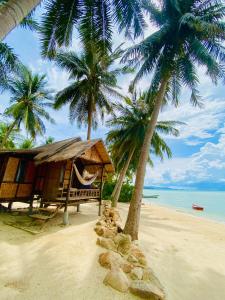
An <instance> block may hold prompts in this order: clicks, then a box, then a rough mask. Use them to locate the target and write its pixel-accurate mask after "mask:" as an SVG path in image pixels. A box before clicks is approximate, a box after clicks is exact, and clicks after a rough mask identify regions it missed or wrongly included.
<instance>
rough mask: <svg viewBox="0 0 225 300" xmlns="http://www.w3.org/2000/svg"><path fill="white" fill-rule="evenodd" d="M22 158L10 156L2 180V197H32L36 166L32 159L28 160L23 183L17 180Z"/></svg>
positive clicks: (0, 195) (0, 189)
mask: <svg viewBox="0 0 225 300" xmlns="http://www.w3.org/2000/svg"><path fill="white" fill-rule="evenodd" d="M19 162H20V158H16V157H9V158H8V161H7V164H6V167H5V171H4V170H3V171H4V175H3V177H2V182H1V183H0V198H6V199H16V198H20V197H28V198H29V197H31V196H32V191H33V188H32V187H33V181H34V175H35V166H34V163H33V162H32V161H29V162H28V166H27V170H26V175H25V179H24V182H23V183H18V182H15V181H16V174H17V169H18V166H19Z"/></svg>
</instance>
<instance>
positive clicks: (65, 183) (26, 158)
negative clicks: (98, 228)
mask: <svg viewBox="0 0 225 300" xmlns="http://www.w3.org/2000/svg"><path fill="white" fill-rule="evenodd" d="M113 171H114V168H113V165H112V162H111V159H110V157H109V154H108V152H107V150H106V148H105V146H104V143H103V141H102V140H90V141H81V139H80V138H71V139H67V140H63V141H59V142H56V143H53V144H49V145H44V146H41V147H37V148H33V149H29V150H10V151H6V150H3V151H0V203H8V207H9V208H10V209H11V206H12V203H13V202H25V203H29V205H30V209H32V206H33V201H34V199H37V198H39V199H40V203H41V206H48V205H56V206H58V207H64V212H65V214H64V216H65V215H66V216H68V213H67V207H68V206H72V205H73V206H77V209H78V210H79V205H80V204H82V203H87V202H99V214H100V213H101V199H102V195H101V194H102V184H103V180H104V178H105V177H106V176H107V174H109V173H112V172H113ZM66 218H67V217H66ZM65 222H67V221H66V220H65Z"/></svg>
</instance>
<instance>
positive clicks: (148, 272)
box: [142, 268, 163, 291]
mask: <svg viewBox="0 0 225 300" xmlns="http://www.w3.org/2000/svg"><path fill="white" fill-rule="evenodd" d="M142 280H145V281H151V283H152V284H154V285H155V286H157V287H158V288H159V289H160V290H162V291H163V286H162V284H161V282H160V281H159V279H158V278H157V277H156V275H155V274H154V272H153V270H152V269H151V268H146V269H143V277H142Z"/></svg>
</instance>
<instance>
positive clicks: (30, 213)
mask: <svg viewBox="0 0 225 300" xmlns="http://www.w3.org/2000/svg"><path fill="white" fill-rule="evenodd" d="M33 202H34V196H33V195H32V199H31V200H30V205H29V215H32V213H33Z"/></svg>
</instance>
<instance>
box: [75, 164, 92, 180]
mask: <svg viewBox="0 0 225 300" xmlns="http://www.w3.org/2000/svg"><path fill="white" fill-rule="evenodd" d="M73 168H74V171H75V173H76V175H77V178H78V180H79V182H80V183H81V184H83V185H90V184H92V183H93V182H94V181H95V179H96V178H97V177H98V171H97V172H96V173H95V174H94V175H93V176H92V177H91V178H90V179H89V180H85V179H84V178H83V177H82V176H81V175H80V173H79V171H78V169H77V166H76V165H75V164H73Z"/></svg>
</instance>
